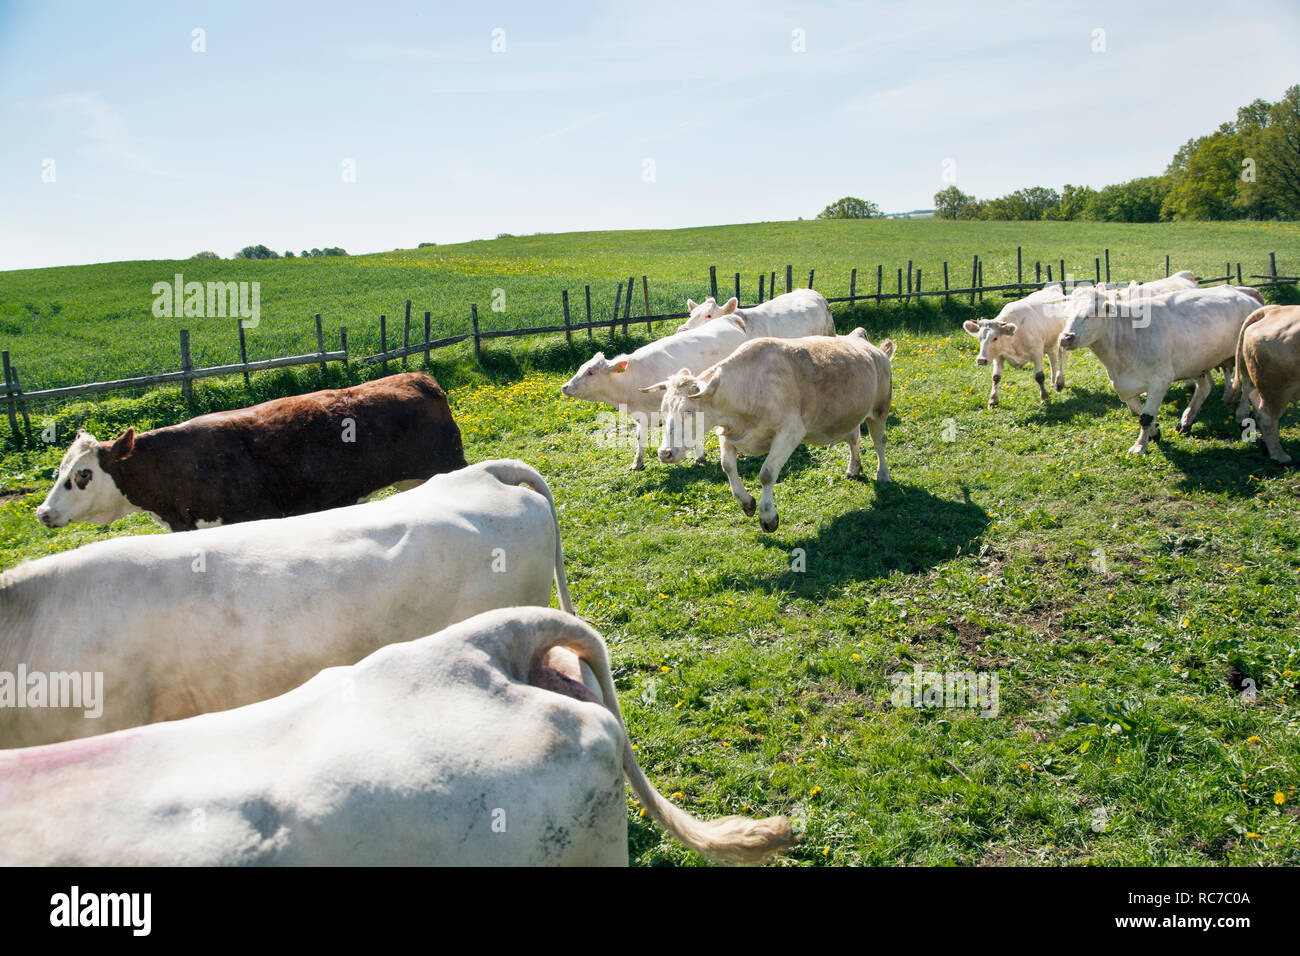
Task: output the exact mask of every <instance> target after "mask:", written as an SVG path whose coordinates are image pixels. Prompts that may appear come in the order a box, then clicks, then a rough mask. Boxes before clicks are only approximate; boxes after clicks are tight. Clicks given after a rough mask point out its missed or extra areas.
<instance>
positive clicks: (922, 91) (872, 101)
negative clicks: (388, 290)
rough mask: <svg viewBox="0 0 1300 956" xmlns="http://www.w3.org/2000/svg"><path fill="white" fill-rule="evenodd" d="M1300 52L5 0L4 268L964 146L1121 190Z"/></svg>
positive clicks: (515, 225) (408, 221)
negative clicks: (1100, 48)
mask: <svg viewBox="0 0 1300 956" xmlns="http://www.w3.org/2000/svg"><path fill="white" fill-rule="evenodd" d="M1260 23H1264V24H1267V25H1268V26H1267V29H1262V30H1261V29H1259V28H1258V27H1256V26H1252V24H1260ZM196 28H197V29H202V30H203V31H204V40H205V44H206V50H205V52H202V53H197V52H193V50H192V45H193V42H194V40H193V31H194V30H195V29H196ZM498 29H500V30H503V31H504V45H505V49H504V51H503V52H494V51H493V49H492V45H493V38H494V35H493V31H494V30H498ZM1096 29H1101V30H1104V31H1105V38H1104V39H1105V51H1104V52H1093V50H1092V46H1093V45H1094V39H1093V36H1094V34H1093V31H1094V30H1096ZM796 31H802V34H796ZM497 36H498V37H500V36H501V35H500V34H497ZM799 36H802V38H803V46H804V50H803V52H797V51H796V49H795V47H796V46H798V45H799V40H798V38H799ZM498 45H499V43H498ZM1298 48H1300V5H1297V4H1295V3H1294V2H1287V0H1280V2H1271V0H1262V2H1256V3H1252V4H1250V5H1249V6H1248V7H1246V8H1232V7H1225V6H1223V5H1222V4H1212V3H1153V4H1140V3H1135V2H1126V3H1075V4H1071V3H1055V4H1046V3H1044V4H1036V3H1006V4H1001V5H996V6H995V5H985V4H969V3H935V4H929V3H922V2H919V0H917V2H911V3H897V4H893V3H839V2H827V3H758V2H755V3H740V2H729V0H722V2H707V3H706V2H675V0H674V2H662V3H661V2H643V3H615V2H606V3H594V2H593V3H580V2H569V0H554V2H546V3H527V4H525V3H492V2H478V3H457V2H434V3H430V2H425V3H409V4H402V3H395V4H385V3H375V4H358V3H354V2H333V0H318V2H313V3H301V4H299V3H275V2H272V0H268V2H264V3H251V2H239V0H233V2H232V0H227V2H223V3H210V4H208V3H195V4H185V3H170V4H164V3H154V4H144V3H132V2H113V3H103V2H95V3H30V4H25V3H7V2H4V0H0V129H3V130H4V137H3V138H4V147H3V149H2V150H0V269H12V268H23V267H30V266H45V265H59V264H71V263H82V262H100V261H111V260H117V259H151V258H183V257H185V256H188V255H191V254H192V253H194V252H197V251H198V250H200V249H212V250H214V251H216V252H218V253H220V254H221V255H223V256H228V255H230V254H231V253H232V252H234V251H235V250H237V249H238V248H240V247H241V246H243V245H246V244H249V243H258V242H262V243H266V244H267V245H269V246H271V247H272V248H274V249H276V250H277V251H281V252H282V251H284V250H285V249H292V250H294V251H295V252H297V251H298V250H301V249H302V248H304V247H307V248H310V247H312V246H333V245H337V246H343V247H344V248H346V249H347V250H348V251H349V252H353V253H360V252H373V251H379V250H386V249H393V248H398V247H409V246H414V245H416V244H417V243H419V242H421V241H429V242H439V243H446V242H455V241H460V240H466V239H474V238H484V237H491V236H493V235H496V234H497V233H499V232H513V233H528V232H536V231H547V232H558V231H568V230H573V229H620V228H635V227H678V226H690V225H708V224H714V223H730V222H752V221H758V220H779V219H793V218H796V217H798V216H805V217H811V216H813V215H815V214H816V212H817V211H818V210H819V209H821V208H822V206H824V205H825V204H826V203H828V202H830V201H831V200H834V199H836V198H838V197H840V196H843V195H855V196H861V197H864V198H867V199H871V200H873V201H875V202H877V203H878V204H880V205H881V206H882V207H883V208H885V210H886V211H899V210H906V209H913V208H924V207H928V206H930V205H931V197H932V196H933V194H934V192H935V191H936V190H938V189H940V188H942V187H943V186H944V185H946V183H945V182H944V181H943V180H942V179H941V174H942V171H943V165H942V164H943V162H944V160H945V159H951V160H952V161H953V163H954V168H955V173H956V183H957V185H958V186H959V187H961V188H962V189H963V190H964V191H966V192H968V193H974V194H976V195H979V196H991V195H999V194H1002V193H1005V192H1008V191H1010V190H1012V189H1015V188H1019V187H1021V186H1027V185H1047V186H1053V187H1055V188H1058V189H1059V188H1060V186H1061V185H1062V184H1064V183H1066V182H1071V183H1085V184H1089V185H1094V186H1100V185H1104V184H1106V183H1109V182H1116V181H1120V180H1123V179H1128V178H1132V177H1133V176H1138V175H1148V174H1153V173H1159V172H1161V171H1163V169H1164V167H1165V165H1166V163H1167V162H1168V160H1169V158H1170V156H1171V155H1172V154H1173V152H1174V150H1175V149H1177V147H1178V146H1179V145H1180V144H1181V143H1182V142H1184V141H1185V140H1187V139H1188V138H1189V137H1191V136H1194V135H1200V134H1203V133H1206V132H1209V131H1211V130H1213V129H1214V128H1215V127H1216V126H1217V125H1218V124H1219V123H1220V122H1223V121H1224V120H1227V119H1231V118H1232V117H1233V115H1234V113H1235V110H1236V108H1237V107H1238V106H1239V105H1242V104H1244V103H1246V102H1249V101H1250V100H1252V99H1254V98H1255V97H1264V98H1266V99H1276V98H1277V97H1279V96H1280V95H1281V94H1282V92H1283V90H1285V89H1286V88H1287V87H1288V86H1290V85H1291V84H1293V83H1296V82H1300V71H1297V70H1296V63H1297V55H1296V50H1297V49H1298ZM47 160H53V170H54V181H53V182H45V181H43V180H42V172H43V170H45V169H48V168H49V167H48V165H47ZM348 160H350V161H352V162H353V163H354V164H355V166H354V168H355V181H353V182H347V181H344V176H343V171H344V162H345V161H348ZM647 161H652V162H653V181H647V169H648V166H647Z"/></svg>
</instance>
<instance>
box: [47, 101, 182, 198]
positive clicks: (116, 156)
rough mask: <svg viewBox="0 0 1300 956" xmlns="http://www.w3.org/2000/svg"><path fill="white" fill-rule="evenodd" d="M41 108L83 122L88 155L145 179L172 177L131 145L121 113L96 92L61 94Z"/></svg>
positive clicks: (171, 174)
mask: <svg viewBox="0 0 1300 956" xmlns="http://www.w3.org/2000/svg"><path fill="white" fill-rule="evenodd" d="M44 105H45V106H47V107H48V108H50V109H53V110H59V111H69V112H72V113H75V114H77V115H79V116H80V117H81V118H82V119H83V120H84V121H85V127H84V128H83V131H82V132H83V135H84V136H85V137H86V140H87V147H86V148H87V152H88V153H89V154H90V155H91V156H94V157H96V158H98V159H100V160H102V161H103V162H106V163H111V164H112V165H115V166H120V167H122V168H123V169H128V170H130V171H131V172H134V173H141V174H143V175H146V176H161V177H166V178H173V177H174V176H175V174H174V173H172V172H170V171H168V170H167V169H165V168H164V167H163V165H162V164H161V163H160V162H159V160H158V158H157V157H155V156H153V155H150V154H148V153H144V152H141V151H139V150H137V149H135V148H134V147H133V146H132V145H131V137H130V134H129V133H128V132H127V128H126V121H125V120H124V119H123V118H122V114H121V113H119V112H118V110H117V108H116V107H114V106H112V105H111V104H108V103H105V102H104V101H103V100H102V99H100V97H99V94H98V93H64V94H63V95H61V96H56V97H54V98H53V99H50V100H46V101H45V104H44Z"/></svg>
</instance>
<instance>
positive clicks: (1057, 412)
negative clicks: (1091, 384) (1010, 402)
mask: <svg viewBox="0 0 1300 956" xmlns="http://www.w3.org/2000/svg"><path fill="white" fill-rule="evenodd" d="M1031 381H1032V379H1031ZM1062 394H1064V396H1065V397H1064V398H1062V397H1061V395H1058V394H1055V393H1054V394H1053V395H1052V400H1051V401H1050V402H1048V403H1047V404H1046V405H1044V404H1043V403H1042V402H1041V401H1039V402H1038V408H1037V409H1036V410H1035V412H1034V417H1035V418H1037V419H1038V420H1039V421H1043V422H1052V423H1061V422H1068V421H1071V420H1073V419H1076V418H1084V417H1086V418H1101V417H1103V416H1105V415H1109V414H1110V413H1111V412H1113V411H1114V410H1115V409H1116V407H1117V406H1118V407H1122V403H1121V402H1120V400H1119V398H1118V397H1117V396H1116V395H1115V393H1114V392H1113V391H1112V390H1110V389H1108V388H1105V389H1091V388H1083V387H1081V386H1078V385H1068V384H1067V385H1066V386H1065V392H1064V393H1062ZM1035 401H1038V399H1037V396H1035Z"/></svg>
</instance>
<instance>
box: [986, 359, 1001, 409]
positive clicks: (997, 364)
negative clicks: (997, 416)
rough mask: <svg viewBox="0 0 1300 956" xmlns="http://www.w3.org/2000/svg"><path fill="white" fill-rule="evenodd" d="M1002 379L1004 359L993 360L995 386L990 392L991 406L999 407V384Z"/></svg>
mask: <svg viewBox="0 0 1300 956" xmlns="http://www.w3.org/2000/svg"><path fill="white" fill-rule="evenodd" d="M1001 381H1002V359H1001V357H998V358H995V359H994V360H993V388H992V390H991V391H990V392H989V408H997V407H998V384H999V383H1000V382H1001Z"/></svg>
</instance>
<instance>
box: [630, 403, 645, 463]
mask: <svg viewBox="0 0 1300 956" xmlns="http://www.w3.org/2000/svg"><path fill="white" fill-rule="evenodd" d="M632 421H633V422H635V423H636V454H635V455H634V456H633V457H632V468H631V470H632V471H640V470H641V469H642V468H644V467H645V446H646V443H647V442H648V441H649V440H650V416H649V415H644V414H640V413H633V415H632Z"/></svg>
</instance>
